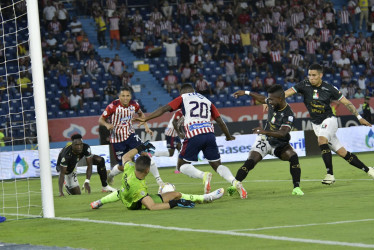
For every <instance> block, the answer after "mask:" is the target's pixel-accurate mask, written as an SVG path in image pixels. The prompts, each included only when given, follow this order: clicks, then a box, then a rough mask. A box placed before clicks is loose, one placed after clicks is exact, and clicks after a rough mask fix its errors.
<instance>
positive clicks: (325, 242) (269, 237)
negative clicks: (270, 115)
mask: <svg viewBox="0 0 374 250" xmlns="http://www.w3.org/2000/svg"><path fill="white" fill-rule="evenodd" d="M52 219H54V220H62V221H80V222H90V223H99V224H109V225H118V226H130V227H145V228H153V229H163V230H170V231H180V232H193V233H208V234H220V235H231V236H242V237H250V238H258V239H268V240H281V241H291V242H301V243H313V244H321V245H333V246H346V247H362V248H374V244H365V243H351V242H341V241H329V240H313V239H303V238H291V237H283V236H272V235H263V234H253V233H239V232H231V231H222V230H206V229H193V228H181V227H166V226H160V225H151V224H136V223H131V222H116V221H101V220H90V219H83V218H63V217H56V218H52Z"/></svg>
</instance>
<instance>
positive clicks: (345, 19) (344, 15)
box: [340, 10, 349, 24]
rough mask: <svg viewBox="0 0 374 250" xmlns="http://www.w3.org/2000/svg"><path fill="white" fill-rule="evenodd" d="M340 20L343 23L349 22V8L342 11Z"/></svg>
mask: <svg viewBox="0 0 374 250" xmlns="http://www.w3.org/2000/svg"><path fill="white" fill-rule="evenodd" d="M340 22H341V24H349V12H348V10H342V11H340Z"/></svg>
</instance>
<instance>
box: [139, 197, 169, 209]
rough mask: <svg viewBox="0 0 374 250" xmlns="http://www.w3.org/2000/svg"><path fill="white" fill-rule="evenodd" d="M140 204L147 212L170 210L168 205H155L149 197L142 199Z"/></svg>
mask: <svg viewBox="0 0 374 250" xmlns="http://www.w3.org/2000/svg"><path fill="white" fill-rule="evenodd" d="M142 204H143V205H144V206H146V208H147V209H149V210H164V209H170V205H169V203H155V202H154V201H153V199H152V198H151V197H150V196H146V197H144V198H143V199H142Z"/></svg>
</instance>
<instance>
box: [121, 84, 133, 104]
mask: <svg viewBox="0 0 374 250" xmlns="http://www.w3.org/2000/svg"><path fill="white" fill-rule="evenodd" d="M118 98H119V101H120V102H121V104H122V105H125V106H127V105H129V103H130V101H131V98H132V95H131V89H130V88H129V87H127V86H124V87H121V90H120V91H119V95H118Z"/></svg>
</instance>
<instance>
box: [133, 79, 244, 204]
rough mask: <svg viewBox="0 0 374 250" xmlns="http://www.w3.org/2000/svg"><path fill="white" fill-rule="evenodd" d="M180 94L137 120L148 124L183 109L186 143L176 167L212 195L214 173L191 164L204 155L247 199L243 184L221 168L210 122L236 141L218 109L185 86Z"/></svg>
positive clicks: (190, 87)
mask: <svg viewBox="0 0 374 250" xmlns="http://www.w3.org/2000/svg"><path fill="white" fill-rule="evenodd" d="M180 93H181V95H180V96H178V97H177V98H175V99H174V100H173V101H171V102H170V103H169V104H167V105H165V106H163V107H161V108H159V109H157V110H156V111H154V112H153V113H151V114H150V115H149V116H148V117H145V118H137V119H136V120H138V121H141V122H146V121H149V120H151V119H153V118H156V117H159V116H161V115H162V114H164V113H165V112H171V111H174V110H177V109H179V108H180V109H182V111H183V115H184V129H185V140H184V141H183V146H182V150H181V152H180V154H179V159H178V163H177V167H178V169H179V171H181V172H182V173H183V174H185V175H188V176H189V177H191V178H197V179H202V180H203V184H204V192H205V193H209V191H210V181H211V178H212V173H210V172H205V173H204V172H202V171H200V170H198V169H197V168H195V167H194V166H193V165H192V164H191V162H194V161H197V160H198V158H197V156H198V154H199V152H200V151H202V152H203V154H204V157H205V158H206V159H207V160H208V161H209V164H210V166H212V168H213V169H214V170H215V171H216V172H217V173H218V174H219V175H220V176H222V177H223V178H224V179H225V180H226V181H228V182H229V183H230V184H232V185H233V186H235V188H237V190H238V192H239V194H240V197H241V198H242V199H245V198H247V191H246V190H245V189H244V188H243V185H242V183H241V182H240V181H237V180H235V177H234V176H233V175H232V173H231V171H230V169H229V168H227V167H226V166H224V165H222V164H221V159H220V158H221V156H220V154H219V151H218V147H217V143H216V137H215V135H214V127H213V124H212V122H211V121H210V120H211V118H212V119H214V120H215V121H216V122H217V124H218V125H219V126H220V128H221V130H222V131H223V133H224V134H225V136H226V140H227V141H231V140H234V139H235V137H234V136H232V135H231V134H230V132H229V130H228V128H227V126H226V124H225V122H224V121H223V120H222V118H221V116H220V114H219V112H218V110H217V108H216V107H215V106H214V104H213V103H211V102H210V101H209V100H208V99H207V98H205V97H204V96H203V95H200V94H198V93H195V90H194V88H193V87H192V86H191V85H189V84H184V85H183V86H182V87H181V90H180Z"/></svg>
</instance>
